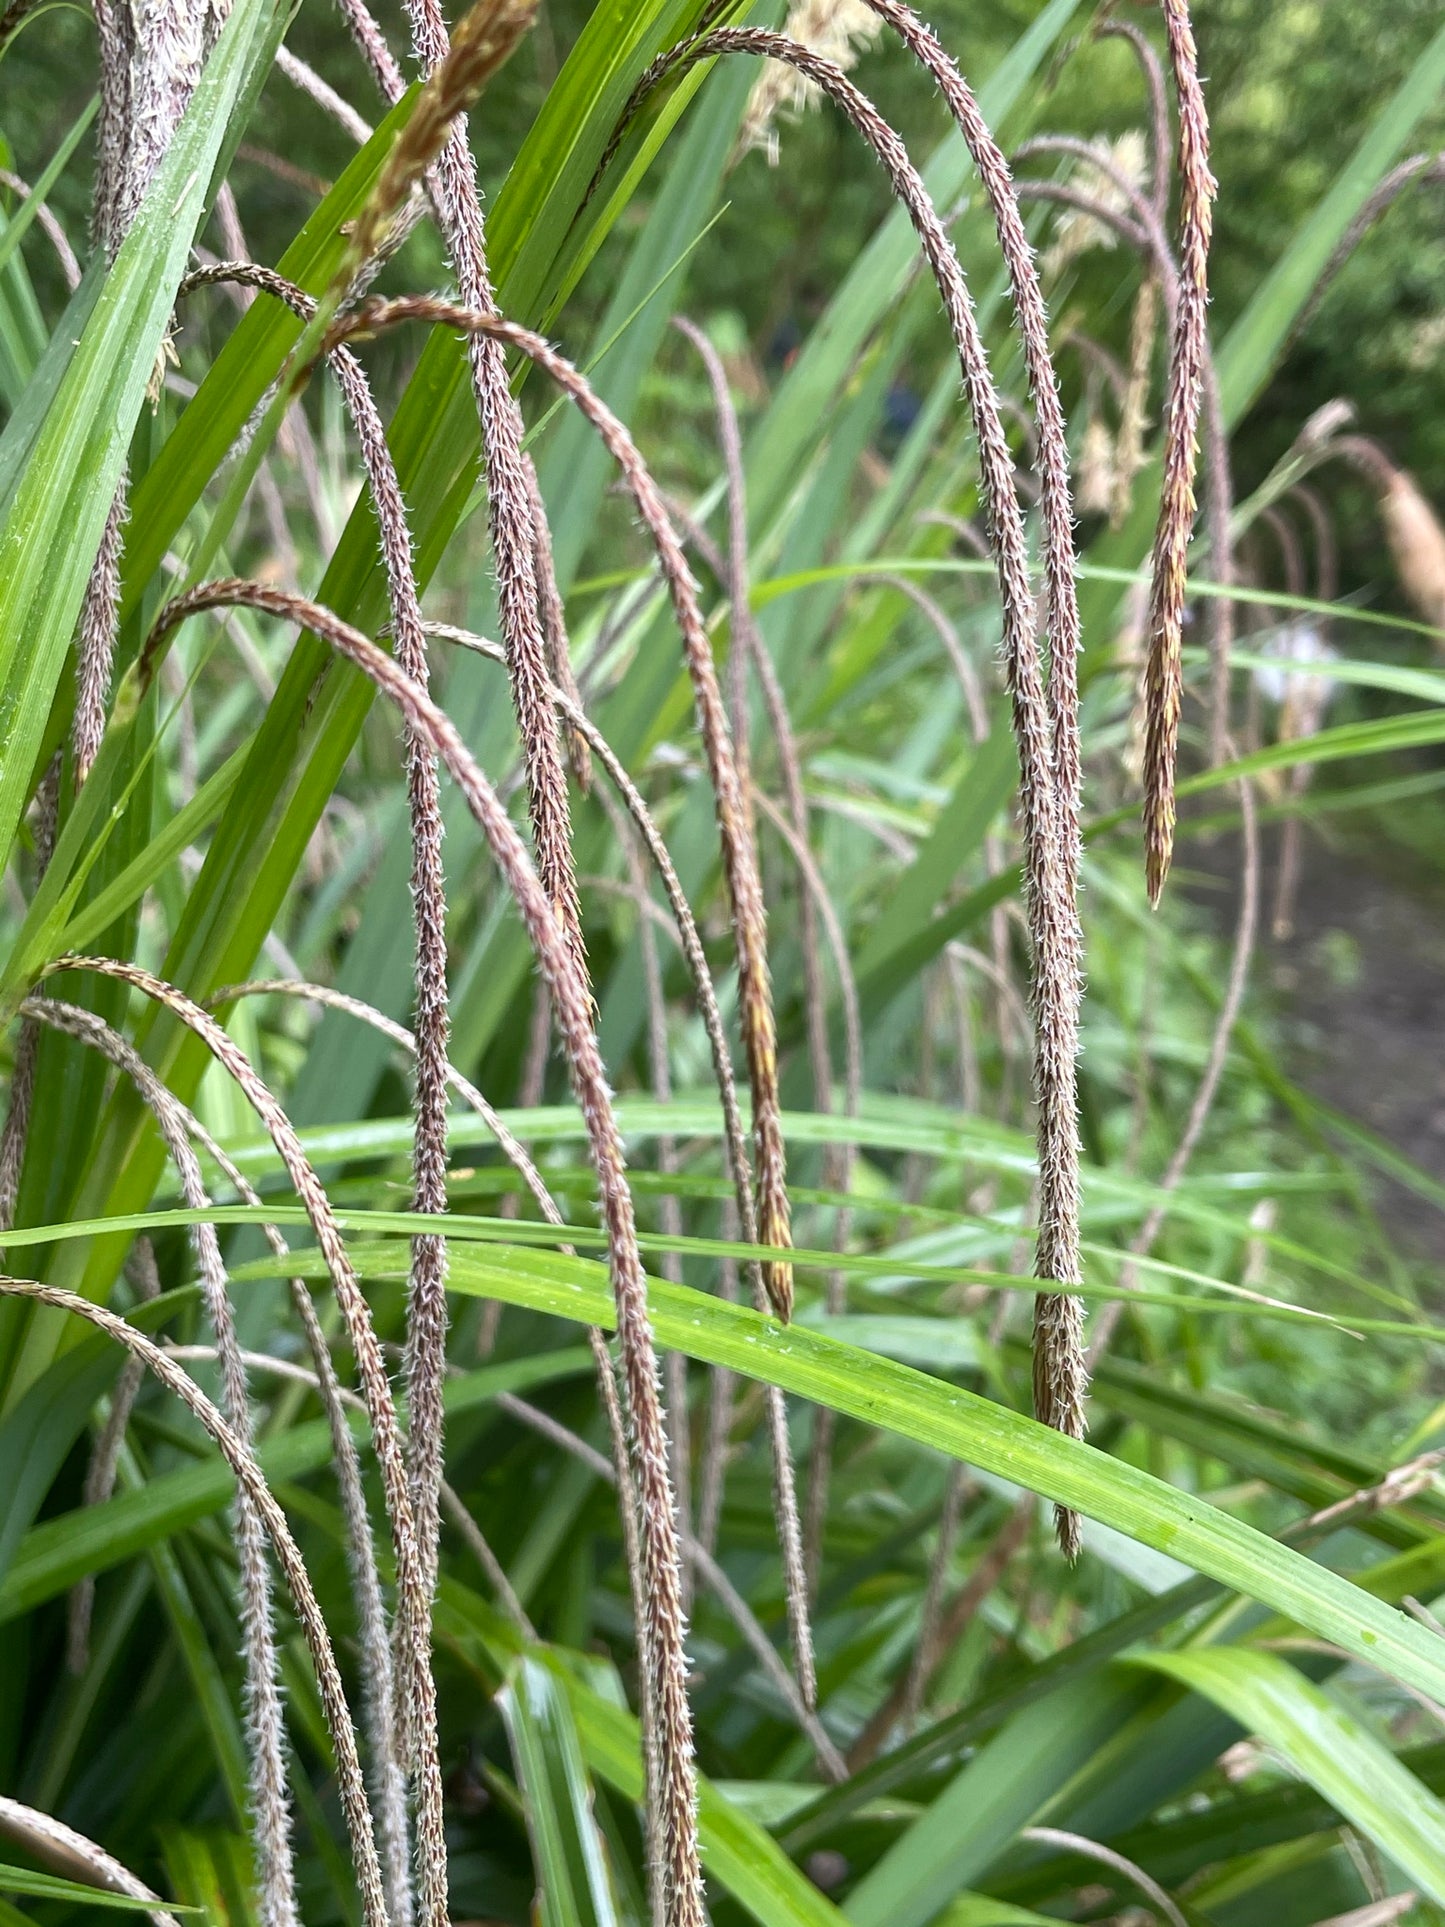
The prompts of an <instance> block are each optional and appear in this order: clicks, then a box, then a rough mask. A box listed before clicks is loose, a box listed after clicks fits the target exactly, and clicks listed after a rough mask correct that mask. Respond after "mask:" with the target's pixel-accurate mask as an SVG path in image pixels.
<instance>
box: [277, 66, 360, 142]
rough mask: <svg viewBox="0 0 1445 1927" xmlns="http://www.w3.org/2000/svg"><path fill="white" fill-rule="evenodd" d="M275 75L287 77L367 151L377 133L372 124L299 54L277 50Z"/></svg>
mask: <svg viewBox="0 0 1445 1927" xmlns="http://www.w3.org/2000/svg"><path fill="white" fill-rule="evenodd" d="M276 71H277V72H278V73H282V74H284V75H285V76H286V78H287V79H288V80H289V81H290V82H291V85H292V86H293V87H298V88H300V90H301V92H302V93H303V94H305V95H307V96H308V98H310V99H311V100H314V101H315V102H316V105H317V106H318V107H319V108H320V109H321V110H322V112H323V113H325V114H329V115H330V117H331V119H332V120H334V121H335V122H336V124H337V126H338V127H340V128H342V129H343V130H344V131H345V132H346V133H348V134H349V135H350V136H351V138H352V139H353V140H354V141H355V142H356V144H357V146H358V147H365V145H366V143H367V142H368V141H369V140H370V139H371V136H372V133H373V131H374V130H373V128H372V125H371V123H370V121H368V120H363V119H362V117H361V115H360V114H358V113H357V111H356V109H355V108H354V107H353V106H352V104H351V102H350V101H349V100H346V99H345V98H344V97H343V96H342V95H340V94H338V93H337V91H336V89H335V88H334V87H332V86H331V85H329V83H328V82H326V81H324V80H323V79H322V78H321V76H320V74H318V73H317V71H316V69H315V68H314V67H311V66H308V64H307V63H306V62H305V61H304V60H303V59H302V58H301V57H300V55H299V54H294V53H292V51H291V49H290V48H289V47H286V46H281V47H278V48H277V49H276Z"/></svg>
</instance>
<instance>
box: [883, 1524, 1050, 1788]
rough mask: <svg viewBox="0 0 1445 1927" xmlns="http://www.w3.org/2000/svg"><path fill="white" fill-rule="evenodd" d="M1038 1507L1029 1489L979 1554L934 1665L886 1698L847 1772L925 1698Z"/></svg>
mask: <svg viewBox="0 0 1445 1927" xmlns="http://www.w3.org/2000/svg"><path fill="white" fill-rule="evenodd" d="M1036 1505H1037V1501H1036V1499H1035V1498H1034V1495H1033V1493H1032V1492H1025V1493H1024V1494H1023V1496H1022V1497H1021V1498H1020V1499H1019V1500H1018V1502H1017V1503H1016V1504H1015V1506H1014V1508H1013V1510H1012V1511H1011V1512H1010V1513H1009V1515H1008V1517H1007V1518H1006V1519H1005V1520H1004V1522H1003V1524H1002V1525H1001V1526H1000V1527H999V1529H998V1531H997V1532H996V1533H995V1534H994V1537H993V1540H992V1542H991V1543H990V1544H989V1546H988V1547H987V1548H986V1549H985V1550H984V1551H983V1552H982V1553H981V1554H980V1555H979V1560H978V1564H977V1565H976V1566H975V1567H974V1569H973V1571H972V1572H971V1573H970V1574H969V1576H968V1578H967V1579H966V1580H965V1581H964V1583H963V1585H962V1586H961V1587H960V1588H959V1591H958V1593H957V1594H956V1596H955V1598H954V1600H953V1603H952V1605H951V1606H950V1607H949V1609H948V1611H947V1612H946V1613H945V1614H944V1615H943V1617H942V1620H941V1622H940V1624H939V1626H938V1630H937V1634H936V1637H935V1639H934V1643H933V1659H932V1665H931V1668H930V1669H929V1670H928V1671H927V1672H925V1673H924V1675H923V1677H922V1678H921V1680H917V1681H915V1679H914V1677H913V1674H912V1671H911V1669H910V1671H909V1673H907V1674H905V1676H904V1677H903V1679H901V1680H900V1681H899V1682H898V1684H897V1685H896V1686H895V1687H894V1689H893V1691H892V1692H891V1693H890V1694H889V1695H888V1697H887V1699H885V1700H884V1702H883V1704H882V1705H881V1706H880V1707H879V1709H878V1711H877V1712H876V1713H875V1714H874V1715H873V1717H872V1719H871V1720H869V1722H868V1724H867V1725H866V1726H865V1727H864V1729H863V1731H862V1732H861V1733H860V1734H859V1735H858V1738H857V1739H856V1740H855V1741H854V1742H853V1745H852V1746H851V1747H850V1748H849V1750H848V1770H849V1771H850V1772H851V1773H857V1772H858V1771H859V1770H860V1768H862V1767H865V1766H867V1765H868V1763H869V1762H870V1761H871V1760H874V1759H876V1758H877V1756H878V1753H879V1751H880V1750H881V1748H882V1747H883V1745H884V1743H885V1741H886V1740H887V1738H888V1736H889V1734H890V1733H891V1732H892V1731H893V1729H894V1727H895V1726H896V1725H897V1723H898V1719H899V1716H900V1715H901V1713H902V1711H903V1708H904V1706H905V1704H906V1703H907V1701H908V1698H909V1696H910V1694H916V1695H917V1696H918V1698H919V1699H920V1701H921V1700H922V1698H923V1696H924V1694H926V1692H927V1690H928V1684H929V1680H930V1678H931V1677H932V1671H933V1670H934V1669H936V1668H937V1665H938V1662H939V1660H940V1659H942V1657H943V1656H944V1654H945V1653H951V1652H952V1651H953V1649H954V1648H955V1646H957V1644H958V1642H959V1640H960V1639H962V1637H963V1635H964V1633H965V1632H966V1631H967V1629H968V1627H969V1626H970V1625H971V1624H972V1622H973V1619H974V1616H975V1615H976V1613H977V1612H978V1609H979V1607H980V1606H981V1605H982V1604H983V1602H984V1600H985V1599H987V1598H988V1596H989V1594H990V1593H991V1592H992V1591H993V1589H994V1587H995V1586H996V1585H997V1584H998V1582H999V1580H1000V1579H1001V1578H1002V1577H1003V1575H1004V1573H1005V1572H1006V1571H1007V1570H1008V1568H1009V1566H1010V1565H1011V1564H1012V1563H1013V1558H1014V1555H1015V1553H1017V1552H1018V1550H1019V1548H1020V1546H1022V1545H1023V1543H1024V1541H1025V1540H1026V1539H1027V1538H1028V1536H1029V1531H1030V1529H1031V1527H1032V1525H1033V1522H1034V1510H1035V1507H1036Z"/></svg>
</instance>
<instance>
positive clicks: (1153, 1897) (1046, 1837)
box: [1019, 1827, 1189, 1927]
mask: <svg viewBox="0 0 1445 1927" xmlns="http://www.w3.org/2000/svg"><path fill="white" fill-rule="evenodd" d="M1019 1839H1020V1840H1029V1841H1032V1842H1033V1843H1034V1844H1035V1845H1037V1846H1040V1847H1058V1848H1061V1849H1062V1850H1063V1851H1064V1852H1065V1853H1077V1854H1082V1855H1083V1857H1084V1858H1085V1859H1086V1860H1096V1861H1098V1863H1099V1865H1100V1866H1101V1867H1108V1868H1109V1869H1110V1870H1111V1871H1112V1872H1114V1873H1120V1874H1123V1876H1124V1878H1125V1879H1126V1880H1129V1881H1132V1882H1133V1884H1134V1885H1135V1886H1136V1887H1137V1888H1138V1889H1139V1891H1140V1893H1141V1894H1143V1896H1144V1898H1145V1899H1146V1900H1148V1901H1150V1902H1151V1903H1152V1904H1153V1905H1154V1906H1156V1907H1157V1908H1158V1909H1159V1911H1160V1913H1161V1914H1162V1915H1163V1916H1164V1919H1165V1920H1166V1921H1167V1922H1168V1923H1169V1927H1189V1923H1188V1921H1187V1920H1186V1919H1185V1918H1184V1916H1183V1914H1182V1913H1181V1912H1180V1911H1179V1909H1178V1907H1176V1906H1175V1904H1174V1902H1173V1901H1172V1900H1171V1899H1170V1897H1169V1895H1168V1894H1167V1893H1165V1891H1164V1889H1163V1888H1162V1887H1161V1886H1160V1885H1159V1882H1158V1881H1157V1880H1155V1879H1154V1878H1153V1877H1152V1875H1150V1874H1147V1873H1145V1871H1144V1869H1143V1868H1142V1867H1141V1866H1140V1865H1139V1864H1138V1862H1137V1861H1134V1860H1130V1859H1127V1858H1126V1857H1125V1855H1123V1854H1122V1853H1117V1852H1116V1851H1115V1850H1114V1848H1113V1847H1106V1846H1104V1845H1102V1843H1101V1842H1099V1841H1098V1840H1090V1839H1088V1838H1087V1837H1086V1836H1085V1835H1084V1834H1082V1833H1070V1832H1068V1831H1067V1830H1066V1829H1065V1828H1063V1827H1025V1828H1024V1829H1023V1830H1022V1832H1021V1833H1020V1834H1019Z"/></svg>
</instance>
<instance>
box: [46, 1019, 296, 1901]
mask: <svg viewBox="0 0 1445 1927" xmlns="http://www.w3.org/2000/svg"><path fill="white" fill-rule="evenodd" d="M20 1015H21V1016H22V1017H23V1018H28V1019H29V1020H30V1021H31V1022H33V1023H38V1024H46V1025H49V1026H50V1028H52V1029H53V1030H58V1031H61V1032H62V1033H64V1035H66V1036H68V1037H74V1038H78V1039H79V1040H80V1041H81V1042H82V1043H85V1044H88V1045H89V1046H90V1047H91V1048H92V1049H94V1050H97V1051H99V1052H100V1054H101V1055H102V1056H103V1057H104V1058H105V1059H106V1060H107V1061H108V1062H109V1063H110V1064H112V1065H114V1066H115V1068H116V1069H117V1070H119V1071H120V1072H121V1073H122V1074H123V1075H124V1076H126V1077H128V1078H129V1079H130V1080H131V1082H132V1083H133V1084H134V1085H135V1088H136V1091H137V1093H138V1094H139V1096H140V1098H141V1100H142V1102H143V1103H144V1104H145V1105H146V1108H147V1109H148V1110H149V1111H150V1113H151V1115H152V1116H153V1117H154V1118H155V1121H156V1124H157V1126H158V1127H159V1130H160V1133H161V1136H162V1137H163V1138H164V1139H165V1144H166V1149H167V1151H168V1152H169V1153H170V1157H171V1162H172V1163H173V1164H174V1165H175V1167H176V1172H177V1175H178V1177H179V1179H180V1186H181V1196H182V1198H183V1199H184V1200H185V1203H186V1206H187V1208H188V1209H189V1210H191V1211H204V1210H206V1209H207V1207H208V1205H209V1203H210V1199H209V1198H208V1197H207V1195H206V1187H205V1181H204V1179H203V1177H202V1175H201V1166H200V1161H199V1159H198V1158H197V1157H196V1153H195V1151H194V1149H193V1148H192V1144H191V1138H190V1133H189V1131H188V1129H187V1126H186V1119H185V1116H184V1115H183V1113H182V1110H181V1107H180V1106H179V1104H178V1103H177V1100H176V1099H175V1098H174V1097H172V1095H171V1093H170V1091H169V1090H168V1089H167V1088H166V1086H165V1085H164V1084H163V1083H162V1082H161V1081H160V1079H159V1078H158V1077H157V1076H156V1074H155V1072H154V1071H153V1070H152V1069H151V1067H150V1066H149V1064H147V1063H146V1061H145V1059H144V1058H143V1057H142V1056H141V1055H140V1053H139V1052H138V1051H137V1050H136V1049H135V1048H134V1046H133V1045H131V1044H130V1043H129V1042H128V1041H127V1040H126V1039H125V1038H124V1037H122V1036H121V1035H120V1033H119V1032H118V1031H116V1030H113V1029H112V1028H111V1026H110V1025H109V1024H107V1023H106V1022H105V1020H104V1018H102V1017H99V1016H97V1015H96V1014H95V1013H94V1012H93V1011H88V1010H84V1009H81V1008H80V1007H79V1006H78V1005H75V1004H70V1003H66V1002H64V1001H62V1000H61V999H60V998H57V997H27V998H26V999H25V1001H24V1002H23V1003H22V1004H21V1006H20ZM191 1242H192V1245H193V1247H194V1250H195V1255H196V1269H197V1271H198V1272H199V1274H200V1279H201V1292H202V1296H203V1298H204V1301H205V1306H206V1316H207V1318H208V1319H209V1320H210V1325H211V1330H212V1332H213V1333H214V1335H215V1340H216V1355H217V1358H218V1359H219V1361H220V1366H221V1387H222V1395H223V1399H224V1410H225V1414H226V1420H227V1423H228V1424H229V1425H230V1426H231V1427H232V1428H233V1429H234V1430H235V1432H236V1433H237V1434H238V1436H239V1437H241V1438H243V1439H245V1440H246V1441H247V1442H248V1443H249V1442H250V1441H251V1398H250V1389H249V1387H248V1385H247V1382H246V1368H245V1365H244V1364H243V1362H242V1359H241V1344H240V1340H239V1338H238V1337H237V1335H236V1321H235V1315H234V1313H233V1312H232V1309H231V1297H230V1281H229V1279H228V1277H227V1275H226V1266H225V1261H224V1259H223V1258H222V1256H221V1246H220V1241H219V1239H218V1238H217V1236H216V1231H215V1227H214V1226H213V1225H210V1224H206V1223H201V1224H197V1225H194V1226H193V1227H192V1230H191ZM236 1560H237V1566H238V1569H239V1572H240V1594H241V1645H242V1651H243V1653H244V1655H245V1663H246V1709H247V1718H246V1724H247V1729H248V1734H249V1740H250V1744H249V1747H248V1749H247V1750H248V1756H249V1758H248V1764H249V1768H250V1782H251V1784H250V1800H251V1821H252V1825H253V1826H254V1828H255V1833H256V1863H257V1864H256V1879H257V1889H258V1892H259V1895H260V1900H261V1907H262V1910H263V1917H264V1918H265V1919H266V1920H267V1922H268V1923H280V1922H292V1921H295V1920H296V1918H297V1911H296V1876H295V1868H294V1866H293V1864H292V1857H291V1817H290V1811H289V1802H288V1800H287V1796H286V1763H285V1753H284V1747H285V1734H284V1723H283V1717H282V1711H281V1686H280V1669H279V1665H278V1660H277V1652H276V1630H275V1624H274V1621H273V1618H272V1610H271V1575H270V1571H269V1568H268V1566H267V1563H266V1542H265V1534H264V1531H263V1529H262V1525H261V1521H260V1519H259V1517H258V1516H257V1513H256V1510H255V1508H254V1506H253V1505H252V1504H251V1500H250V1498H249V1496H248V1494H247V1493H246V1492H245V1491H242V1492H240V1493H238V1494H237V1498H236Z"/></svg>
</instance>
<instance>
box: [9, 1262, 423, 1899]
mask: <svg viewBox="0 0 1445 1927" xmlns="http://www.w3.org/2000/svg"><path fill="white" fill-rule="evenodd" d="M0 1294H4V1295H7V1296H10V1297H16V1298H28V1299H30V1300H32V1301H33V1302H35V1303H36V1304H41V1305H52V1306H54V1307H55V1308H56V1309H57V1310H58V1311H64V1312H68V1313H70V1314H71V1315H72V1316H74V1317H76V1318H84V1319H86V1320H88V1321H89V1323H90V1324H92V1325H95V1326H97V1327H98V1328H99V1329H100V1330H101V1331H103V1332H105V1333H106V1335H107V1336H108V1337H110V1338H113V1339H114V1340H115V1341H116V1342H117V1343H118V1344H121V1345H124V1346H125V1347H126V1349H127V1350H128V1351H129V1352H130V1353H131V1354H132V1355H133V1356H135V1357H137V1358H140V1359H143V1360H144V1362H145V1364H146V1365H147V1367H148V1368H149V1369H150V1370H151V1371H152V1372H153V1373H154V1374H155V1376H156V1377H157V1378H158V1379H159V1380H160V1382H161V1384H162V1385H164V1386H165V1388H166V1390H167V1391H168V1392H171V1393H173V1394H174V1395H175V1396H176V1397H177V1398H178V1399H180V1400H181V1402H182V1404H184V1405H185V1407H186V1409H187V1410H188V1411H189V1412H190V1414H191V1415H192V1417H193V1418H195V1419H197V1420H198V1421H199V1422H200V1424H201V1425H203V1426H204V1427H205V1429H206V1431H207V1432H209V1433H210V1435H211V1437H212V1439H213V1440H214V1441H215V1443H216V1445H217V1446H218V1447H219V1448H220V1452H221V1456H222V1458H223V1459H224V1460H225V1461H226V1463H227V1465H228V1466H229V1467H230V1469H231V1471H232V1472H233V1473H234V1474H235V1477H236V1482H237V1484H238V1485H239V1486H240V1488H241V1490H242V1491H243V1492H244V1493H245V1495H246V1497H247V1499H248V1500H249V1501H250V1503H251V1505H252V1506H253V1507H254V1509H255V1512H256V1514H257V1516H258V1517H259V1519H260V1521H261V1524H262V1525H263V1526H264V1528H265V1530H266V1533H267V1535H268V1537H269V1538H270V1540H271V1544H272V1547H273V1548H274V1550H275V1553H276V1562H277V1564H278V1565H279V1566H280V1568H281V1573H282V1576H283V1577H284V1579H285V1581H286V1584H287V1587H288V1589H289V1591H290V1593H291V1598H292V1601H293V1603H294V1605H295V1608H296V1617H297V1620H298V1621H299V1622H300V1626H301V1630H302V1633H303V1635H304V1637H305V1639H306V1643H307V1646H308V1647H309V1648H310V1651H311V1659H312V1664H313V1666H314V1668H315V1672H316V1683H317V1688H318V1697H319V1699H320V1701H321V1710H322V1713H323V1716H324V1717H325V1720H326V1726H327V1731H328V1733H329V1734H330V1738H331V1744H332V1748H333V1751H334V1752H335V1755H336V1764H337V1781H338V1785H339V1788H340V1795H341V1807H342V1812H343V1814H344V1816H345V1819H346V1825H347V1831H348V1834H349V1837H350V1840H351V1850H352V1853H353V1855H354V1856H355V1860H356V1871H357V1883H358V1885H359V1887H360V1890H361V1905H362V1916H363V1919H364V1921H365V1927H389V1922H388V1916H387V1911H386V1900H385V1897H384V1894H383V1892H382V1881H381V1865H380V1862H379V1860H378V1858H377V1852H376V1838H375V1835H374V1833H373V1831H372V1825H371V1812H370V1809H369V1807H368V1806H367V1801H366V1788H365V1784H364V1782H363V1779H362V1774H361V1761H360V1758H359V1757H358V1754H357V1751H356V1734H355V1731H354V1730H353V1727H352V1724H351V1712H350V1709H349V1708H348V1706H347V1703H346V1693H345V1689H344V1687H343V1686H342V1683H341V1673H340V1670H339V1669H338V1667H337V1664H336V1654H335V1651H334V1649H333V1647H332V1644H331V1636H330V1634H329V1633H328V1632H327V1630H326V1621H325V1619H324V1617H323V1616H322V1612H321V1608H320V1606H319V1605H318V1604H317V1600H316V1594H315V1591H314V1589H313V1588H312V1585H311V1579H310V1575H309V1574H308V1572H307V1570H306V1565H305V1561H304V1560H303V1559H302V1557H301V1552H300V1549H299V1548H298V1546H297V1544H296V1541H295V1540H294V1539H293V1538H292V1536H291V1529H290V1527H289V1526H288V1525H287V1523H286V1515H285V1513H284V1512H283V1511H282V1510H281V1507H280V1506H279V1505H278V1504H277V1502H276V1498H275V1495H274V1494H273V1493H272V1491H271V1488H270V1486H269V1485H267V1483H266V1477H265V1474H264V1473H263V1472H262V1470H261V1468H260V1466H259V1465H258V1464H257V1462H256V1456H255V1454H254V1452H253V1451H252V1450H251V1447H250V1445H249V1444H248V1442H247V1441H246V1440H245V1439H244V1438H242V1437H241V1435H240V1434H239V1433H238V1432H237V1431H236V1430H235V1429H234V1428H233V1427H232V1426H231V1425H229V1424H228V1423H227V1422H226V1420H225V1419H224V1418H223V1417H222V1416H221V1414H220V1412H218V1411H217V1409H216V1407H215V1406H214V1405H213V1404H212V1403H211V1401H210V1400H209V1399H208V1398H207V1397H206V1395H205V1394H204V1393H203V1392H202V1391H201V1390H200V1388H199V1386H197V1385H196V1384H195V1382H194V1381H193V1380H192V1379H191V1378H190V1377H189V1376H188V1375H187V1374H186V1373H185V1372H183V1371H182V1370H181V1368H180V1366H179V1365H178V1364H177V1363H176V1362H175V1360H174V1359H172V1358H171V1357H169V1356H168V1354H167V1353H166V1352H164V1351H162V1350H161V1348H160V1346H159V1345H156V1344H154V1343H152V1341H151V1340H150V1339H149V1338H146V1337H145V1336H144V1335H143V1334H142V1333H140V1332H138V1331H136V1330H135V1328H134V1327H133V1326H131V1325H128V1324H127V1323H126V1321H125V1320H124V1319H123V1318H121V1317H118V1316H117V1314H116V1313H115V1312H113V1311H110V1310H109V1309H108V1308H107V1307H106V1306H104V1305H93V1304H91V1302H90V1300H89V1299H87V1298H81V1297H78V1296H77V1295H76V1294H75V1293H74V1292H70V1291H62V1290H61V1289H60V1288H59V1287H58V1286H54V1285H40V1284H35V1283H33V1282H31V1281H30V1280H28V1279H19V1278H0ZM121 1890H122V1891H134V1890H133V1889H128V1888H124V1887H123V1888H122V1889H121Z"/></svg>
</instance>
